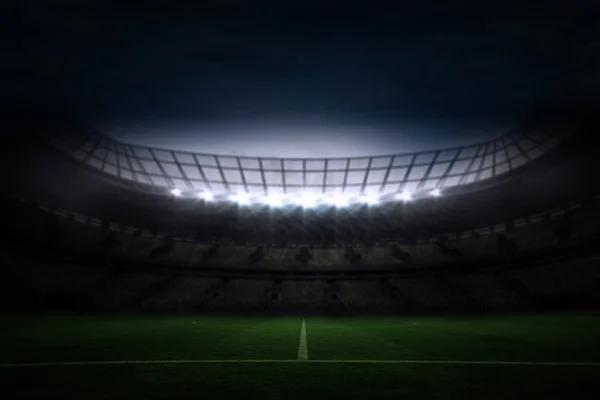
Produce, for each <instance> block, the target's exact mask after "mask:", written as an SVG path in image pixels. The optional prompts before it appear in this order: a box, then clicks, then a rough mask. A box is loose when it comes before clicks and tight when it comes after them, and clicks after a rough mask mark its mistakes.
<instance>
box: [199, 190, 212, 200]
mask: <svg viewBox="0 0 600 400" xmlns="http://www.w3.org/2000/svg"><path fill="white" fill-rule="evenodd" d="M198 197H199V198H201V199H202V200H204V201H212V199H213V194H212V193H210V192H200V193H198Z"/></svg>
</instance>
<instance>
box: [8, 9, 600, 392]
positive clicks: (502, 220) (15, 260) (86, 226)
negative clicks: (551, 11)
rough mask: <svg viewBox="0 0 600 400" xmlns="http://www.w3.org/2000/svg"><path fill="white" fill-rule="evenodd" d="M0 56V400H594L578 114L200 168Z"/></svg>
mask: <svg viewBox="0 0 600 400" xmlns="http://www.w3.org/2000/svg"><path fill="white" fill-rule="evenodd" d="M151 3H153V2H151ZM154 7H158V6H156V5H155V6H154ZM165 7H166V6H165ZM159 8H160V7H159ZM160 10H162V9H160ZM161 12H162V11H161ZM211 18H212V17H211ZM215 18H216V17H215ZM115 29H117V28H115ZM386 32H387V31H386ZM145 34H146V33H145ZM385 34H386V35H389V33H385ZM319 40H321V39H319ZM14 47H15V48H13V49H12V50H11V51H14V52H15V54H17V53H19V57H22V59H23V60H26V62H23V63H21V64H18V63H15V65H16V67H15V68H17V69H18V70H19V73H15V74H14V75H13V78H14V79H13V82H12V83H13V84H14V85H13V86H14V88H13V91H14V93H13V95H14V96H15V97H14V99H17V97H18V99H19V100H18V101H17V100H14V99H10V100H9V101H8V102H5V103H3V104H4V106H5V109H7V110H8V111H9V113H10V114H9V116H8V117H7V118H6V120H5V122H7V124H6V125H5V126H6V129H5V130H6V131H7V133H6V134H3V135H2V137H1V138H2V146H1V157H0V160H1V161H0V162H1V165H0V179H1V185H2V190H1V191H0V207H1V212H2V214H1V216H2V217H1V218H2V219H3V220H4V224H3V225H4V229H3V231H4V235H3V237H4V239H2V240H0V255H1V258H2V263H1V264H2V278H1V279H0V396H1V397H2V398H5V399H12V398H64V399H67V398H76V399H83V398H85V399H115V398H119V399H121V398H123V399H130V400H134V399H174V398H206V399H213V398H214V399H217V398H256V399H265V398H281V397H286V398H289V399H306V398H327V399H333V398H343V399H375V398H377V399H379V398H381V399H399V398H409V397H410V398H419V399H420V398H436V399H454V398H456V399H469V398H473V399H513V398H522V399H530V398H544V399H550V398H556V399H564V398H568V397H577V398H584V397H587V396H589V395H590V394H592V393H594V392H597V390H598V384H597V379H598V376H599V374H600V340H599V338H600V311H598V310H599V309H600V186H599V184H600V175H599V174H598V171H600V159H599V158H598V155H597V152H598V146H597V141H596V138H595V137H594V135H595V133H594V132H596V130H597V129H598V127H599V126H600V118H599V115H600V114H599V113H598V110H599V109H600V107H598V104H599V103H598V102H597V101H596V100H594V97H593V96H590V93H583V92H582V91H580V90H568V91H567V90H561V91H557V92H553V93H555V94H554V95H553V96H549V95H548V96H547V97H546V98H544V99H543V101H537V102H535V104H534V105H533V106H531V107H529V108H528V109H527V112H526V113H523V114H522V115H520V117H519V118H518V121H516V122H514V121H513V123H512V124H511V126H510V127H509V128H507V129H501V130H500V131H499V132H498V134H497V135H492V136H489V135H488V136H486V137H484V138H483V140H475V141H472V142H470V143H467V144H464V143H463V142H464V140H463V141H457V142H456V143H459V142H460V143H459V144H455V145H452V144H451V143H452V138H450V139H448V137H446V136H445V137H444V138H442V137H441V136H439V135H438V136H436V137H435V140H434V141H433V142H434V144H435V143H440V145H437V146H428V147H427V148H420V149H415V150H412V149H411V150H404V151H402V146H399V147H400V151H395V150H394V149H395V147H393V146H392V145H391V144H390V145H389V146H388V147H389V148H390V150H391V151H389V152H381V151H379V152H378V153H377V154H373V153H372V152H369V151H368V150H366V151H365V153H364V154H361V149H360V148H358V149H357V148H356V146H353V147H354V154H359V155H352V156H348V155H347V154H343V152H336V153H333V154H331V155H330V156H320V155H319V156H314V155H313V154H306V153H302V152H298V154H296V153H295V152H294V149H295V148H297V147H298V146H296V147H294V146H291V150H290V148H289V147H288V148H287V149H285V151H284V149H283V148H282V149H281V152H280V154H277V152H276V153H275V154H272V155H262V154H259V155H257V154H252V152H251V151H249V152H245V153H244V154H240V152H237V151H233V150H227V148H226V147H224V148H225V150H224V151H221V152H213V151H205V150H203V149H202V148H200V149H196V148H194V147H193V146H191V145H190V146H187V147H186V146H181V145H171V144H170V143H172V142H173V141H175V139H174V138H175V136H169V135H171V134H169V135H166V134H165V135H162V136H161V140H163V142H161V143H166V145H164V146H160V145H156V143H155V142H150V141H147V142H146V143H143V141H136V140H129V139H127V138H123V137H120V136H119V135H116V134H112V133H111V132H110V129H108V130H103V129H100V128H98V124H95V123H93V122H92V118H91V117H90V118H87V116H86V115H85V113H82V112H80V110H76V108H74V106H73V104H74V102H76V100H72V99H71V100H69V96H63V97H60V95H61V93H60V91H59V90H57V87H58V86H60V85H57V84H56V83H54V84H49V83H48V82H49V81H50V80H49V79H48V77H47V76H46V75H44V74H41V73H40V72H39V69H37V70H36V69H35V68H32V65H33V62H32V60H33V58H32V57H33V56H32V53H27V52H22V50H23V49H22V48H21V46H18V45H17V46H14ZM21 52H22V53H21ZM25 53H26V54H25ZM12 59H13V60H16V57H13V58H12ZM227 60H229V59H227ZM227 62H229V61H227ZM86 68H87V67H86ZM89 68H92V67H89ZM128 79H129V78H128ZM131 79H133V78H131ZM15 88H16V89H15ZM24 88H27V91H25V89H24ZM98 90H100V89H98ZM34 91H35V93H36V96H37V97H35V98H34V99H33V100H32V99H31V98H30V97H31V95H30V94H31V93H33V92H34ZM23 93H25V94H26V95H23ZM546 93H549V92H546ZM558 93H560V94H558ZM17 95H19V96H17ZM142 97H143V96H142ZM142 97H138V98H137V100H138V101H142ZM24 99H25V100H24ZM81 99H83V97H81V98H80V100H81ZM115 101H117V100H116V99H115ZM81 102H83V100H81ZM153 112H154V111H153ZM7 115H8V114H7ZM8 129H10V132H9V131H8ZM448 135H449V134H448ZM482 137H483V136H482ZM205 138H206V137H205ZM371 138H372V137H371ZM371 138H369V137H366V138H365V139H364V140H365V142H366V141H368V140H370V139H371ZM442 139H444V140H442ZM210 140H211V141H215V143H216V145H218V144H219V142H218V135H217V136H215V137H210ZM285 140H289V139H287V138H286V139H285ZM311 140H312V138H311ZM373 140H375V139H373ZM386 140H390V139H389V136H386ZM270 141H271V139H268V140H267V139H265V138H263V139H262V141H261V138H260V137H258V138H254V137H253V138H252V139H249V141H248V142H253V143H254V145H256V146H257V147H260V146H262V144H263V143H264V144H265V145H266V144H268V143H267V142H270ZM271 143H272V142H271ZM386 143H387V142H386ZM390 143H391V142H390ZM448 143H450V145H447V144H448ZM340 146H341V144H340ZM315 147H319V143H316V144H315ZM321 150H323V149H321ZM278 151H279V150H278ZM357 151H358V153H356V152H357ZM242 153H243V152H242ZM284 153H285V154H284ZM288 154H289V156H288Z"/></svg>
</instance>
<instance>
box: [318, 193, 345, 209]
mask: <svg viewBox="0 0 600 400" xmlns="http://www.w3.org/2000/svg"><path fill="white" fill-rule="evenodd" d="M323 203H325V204H328V205H331V206H334V207H338V208H341V207H346V206H347V205H348V204H350V197H349V196H348V195H346V194H344V193H341V192H339V193H334V194H329V195H327V196H326V197H325V198H324V199H323Z"/></svg>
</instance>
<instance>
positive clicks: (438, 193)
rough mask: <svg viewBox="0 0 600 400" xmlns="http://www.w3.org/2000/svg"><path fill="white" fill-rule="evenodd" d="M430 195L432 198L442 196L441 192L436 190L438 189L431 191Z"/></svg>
mask: <svg viewBox="0 0 600 400" xmlns="http://www.w3.org/2000/svg"><path fill="white" fill-rule="evenodd" d="M431 195H432V196H433V197H439V196H441V195H442V191H441V190H440V189H438V188H435V189H433V190H432V191H431Z"/></svg>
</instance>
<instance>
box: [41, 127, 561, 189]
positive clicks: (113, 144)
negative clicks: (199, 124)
mask: <svg viewBox="0 0 600 400" xmlns="http://www.w3.org/2000/svg"><path fill="white" fill-rule="evenodd" d="M51 142H52V144H53V145H54V146H56V147H58V148H59V149H60V150H62V151H63V152H65V153H67V154H69V155H70V156H72V157H73V158H75V159H77V160H79V161H80V162H82V163H84V164H87V165H89V166H91V167H93V168H94V169H97V170H99V171H102V172H104V173H107V174H109V175H112V176H114V177H117V178H120V179H123V180H125V181H133V182H137V183H142V184H148V185H151V186H155V187H162V188H165V189H178V190H179V191H190V192H195V193H197V192H210V193H214V194H234V193H239V192H245V193H250V194H255V195H288V196H290V195H294V194H299V193H307V192H308V193H311V194H318V195H326V194H327V193H344V194H345V195H348V196H351V195H356V196H358V195H361V194H365V193H376V194H378V195H392V194H399V193H403V192H408V193H417V192H421V191H427V190H434V189H445V188H449V187H455V186H460V185H464V184H469V183H473V182H478V181H483V180H487V179H490V178H494V177H497V176H499V175H503V174H505V173H508V172H511V171H514V170H515V169H517V168H519V167H520V166H522V165H524V164H526V163H528V162H529V161H532V160H533V159H536V158H538V157H539V156H541V155H542V154H544V153H546V152H548V151H549V150H551V149H552V148H554V147H556V146H557V145H558V144H559V143H560V142H561V138H560V137H556V136H554V135H547V134H544V133H541V132H537V131H534V130H526V131H521V132H509V133H507V134H504V135H502V136H500V137H498V138H495V139H492V140H489V141H485V142H480V143H475V144H471V145H467V146H461V147H450V148H443V149H437V150H430V151H420V152H413V153H400V154H393V155H381V156H364V157H345V158H339V157H335V158H304V159H302V158H273V157H243V156H227V155H216V154H204V153H194V152H189V151H175V150H166V149H160V148H152V147H145V146H139V145H132V144H128V143H124V142H121V141H118V140H115V139H113V138H110V137H109V136H106V135H101V134H97V133H91V134H89V135H87V136H63V135H60V136H57V137H54V138H52V140H51Z"/></svg>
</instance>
